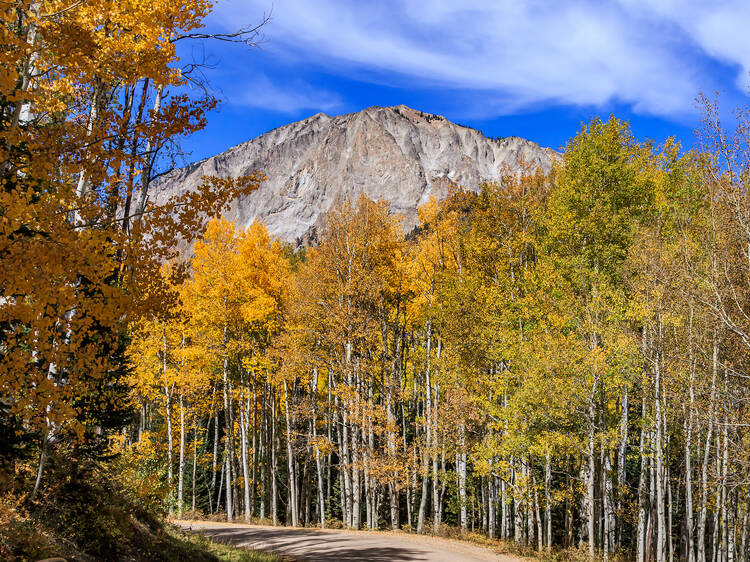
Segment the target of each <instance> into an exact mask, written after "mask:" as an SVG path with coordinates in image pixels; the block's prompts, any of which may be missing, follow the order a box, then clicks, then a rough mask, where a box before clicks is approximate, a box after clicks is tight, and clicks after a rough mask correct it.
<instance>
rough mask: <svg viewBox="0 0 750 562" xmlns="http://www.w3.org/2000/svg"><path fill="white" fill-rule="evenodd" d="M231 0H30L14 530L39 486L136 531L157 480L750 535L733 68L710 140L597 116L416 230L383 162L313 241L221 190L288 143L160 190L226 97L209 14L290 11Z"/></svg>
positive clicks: (253, 178) (13, 89)
mask: <svg viewBox="0 0 750 562" xmlns="http://www.w3.org/2000/svg"><path fill="white" fill-rule="evenodd" d="M212 7H213V3H212V2H210V1H209V0H178V1H176V2H164V1H161V0H155V1H153V2H142V1H136V2H113V1H111V0H86V1H75V0H69V1H62V0H11V1H5V2H0V46H1V47H2V48H0V539H2V540H0V556H5V555H6V554H8V553H11V554H12V551H11V550H10V549H9V547H8V548H6V547H7V544H6V542H4V541H5V536H6V535H4V534H3V533H4V532H5V529H4V527H3V526H4V524H5V522H6V519H5V518H4V517H5V516H4V514H5V513H6V512H11V513H20V512H21V511H22V510H26V511H27V512H29V513H33V514H34V515H35V517H36V518H37V519H36V520H37V521H40V520H41V521H47V520H49V521H53V522H55V523H56V525H57V529H63V530H64V532H69V533H74V532H75V533H78V535H77V536H76V539H77V540H78V539H80V538H81V537H83V538H91V537H92V536H93V539H92V540H95V539H97V538H101V537H99V535H102V536H104V535H106V533H107V532H110V533H111V535H112V537H114V538H113V539H112V540H109V538H107V539H106V540H104V539H101V540H100V541H99V544H97V545H95V546H96V547H97V548H99V550H93V551H92V552H94V559H95V558H97V555H98V558H100V559H106V558H107V557H108V556H111V555H112V553H113V552H115V551H116V548H115V547H116V546H117V545H116V544H114V543H115V542H116V540H120V539H122V537H123V534H122V533H119V529H115V530H112V529H108V528H107V526H106V524H105V525H102V524H100V520H99V519H96V517H97V516H98V515H99V513H97V509H98V508H97V506H106V507H107V508H109V505H110V503H111V502H110V501H109V498H114V497H119V496H127V499H128V506H129V507H128V510H129V513H136V515H138V516H142V515H143V514H144V513H157V514H159V515H167V514H170V515H174V516H176V517H180V516H189V515H192V516H214V517H217V518H222V519H226V520H228V521H262V522H264V523H271V524H273V525H282V524H283V525H294V526H319V527H331V526H343V527H347V528H352V529H363V528H367V529H384V528H386V529H402V530H407V531H413V532H417V533H436V534H440V533H445V532H448V531H458V532H460V533H462V534H464V535H468V534H469V533H471V532H473V533H476V534H484V535H486V536H487V537H489V538H492V539H503V540H505V541H507V542H509V543H510V542H513V543H515V544H516V545H518V546H519V547H520V548H524V549H526V551H527V552H528V551H530V550H532V549H534V550H538V551H541V552H542V553H543V554H542V555H543V556H546V555H551V552H553V551H555V552H557V551H561V550H563V549H566V550H567V549H569V550H570V551H572V550H573V549H577V550H578V551H579V554H581V555H582V556H584V557H591V558H603V559H608V558H614V557H615V556H620V557H624V558H626V559H635V560H638V561H639V562H641V561H646V560H657V561H665V560H670V561H672V560H675V559H682V560H688V561H689V562H696V561H697V562H707V561H710V562H733V561H742V562H748V560H749V558H750V538H749V537H748V534H749V532H750V521H749V518H748V516H749V514H750V189H749V187H750V186H748V180H749V178H750V115H748V114H747V113H746V112H740V113H739V114H738V115H737V127H736V129H735V130H732V131H727V130H725V129H724V128H723V127H722V125H721V123H720V121H719V109H718V108H717V107H716V106H715V105H714V104H713V103H712V102H710V101H709V100H706V99H703V100H702V105H703V107H704V117H705V119H704V123H703V127H702V128H701V130H700V131H699V132H698V135H697V139H698V145H697V147H696V149H695V150H693V151H690V152H688V151H684V150H682V148H681V147H680V146H679V145H678V144H677V143H676V142H674V141H671V140H669V141H667V142H666V143H665V144H664V145H662V146H655V145H654V144H653V143H651V142H641V141H639V140H637V139H636V138H634V136H633V134H632V132H631V131H630V129H629V127H628V125H627V123H624V122H622V121H619V120H617V119H616V118H614V117H612V118H610V119H609V120H608V121H606V122H603V121H601V120H599V119H594V120H592V121H591V122H590V123H588V124H587V125H584V126H582V127H581V130H580V131H579V132H578V133H577V134H576V135H575V136H574V137H573V138H572V139H571V140H570V141H569V142H568V144H567V146H565V148H564V150H563V151H562V153H561V155H560V157H559V159H557V161H556V162H555V164H554V165H553V167H552V170H551V171H550V172H549V173H548V174H543V173H542V172H541V171H540V170H535V169H531V168H527V169H525V171H524V172H523V173H520V174H519V173H511V172H510V171H509V172H508V173H507V174H505V176H504V177H502V178H500V179H499V180H498V181H496V182H488V183H483V184H481V185H472V186H465V187H466V188H465V189H464V188H462V187H459V186H456V187H455V188H454V189H453V190H452V192H451V194H450V196H449V197H448V198H447V199H446V200H445V201H436V200H434V199H431V200H429V201H427V202H426V203H425V204H424V205H423V206H422V207H421V208H420V210H419V221H418V225H417V226H416V227H415V228H414V229H411V230H410V231H408V232H405V229H404V228H403V223H402V220H401V217H399V216H397V215H395V214H394V213H392V212H390V210H389V208H388V205H387V203H386V202H383V201H372V200H370V199H368V198H367V197H365V196H364V195H363V196H362V197H361V198H359V199H358V200H356V201H343V202H341V203H340V204H339V205H338V206H336V207H335V208H333V209H332V210H330V211H329V212H328V213H327V216H326V220H325V228H324V229H323V230H322V232H321V233H320V236H319V239H318V240H317V241H316V243H315V244H314V245H312V246H311V247H309V248H292V247H291V246H289V245H288V244H283V243H281V242H279V241H277V240H274V239H273V238H272V237H271V236H270V235H269V233H268V231H267V229H266V227H265V226H264V225H263V224H260V223H256V224H253V225H251V226H250V227H248V228H247V229H244V230H243V229H238V228H237V227H236V226H235V225H234V224H232V223H231V222H228V221H226V220H224V219H222V218H221V217H222V216H223V214H224V213H225V212H226V211H227V210H228V209H229V208H230V206H231V205H232V203H233V202H234V201H235V200H236V199H237V198H239V197H244V196H246V195H248V194H250V193H251V192H252V191H253V190H255V189H257V188H258V186H259V185H260V184H261V182H262V181H263V176H262V175H261V173H260V172H258V173H256V174H253V175H250V176H247V177H239V178H232V179H218V178H211V177H207V178H205V179H204V181H203V183H202V184H201V185H200V186H199V187H198V188H197V189H196V190H195V191H189V192H185V193H182V194H181V195H178V196H175V197H172V198H170V199H167V200H164V199H159V197H158V194H157V193H156V190H155V184H156V182H157V180H158V179H159V177H160V176H162V175H164V174H165V173H168V172H169V171H170V170H171V169H173V168H174V167H175V166H176V165H178V164H179V162H180V159H181V158H180V157H181V154H180V149H179V140H180V138H181V137H184V136H185V135H189V134H192V133H194V132H195V131H197V130H199V129H201V128H202V127H203V126H204V125H205V123H206V113H207V112H208V111H210V110H211V109H212V108H213V107H214V106H215V105H216V100H215V99H214V98H213V97H212V96H211V95H210V94H209V93H208V92H209V90H208V89H207V87H206V85H205V84H204V83H203V82H202V79H201V77H200V68H201V63H200V62H193V63H188V62H186V61H181V60H180V57H179V55H178V48H177V45H181V44H190V42H192V41H209V40H211V39H219V40H223V41H232V42H240V43H245V44H251V45H252V44H253V42H254V40H255V39H256V38H257V35H258V30H259V28H258V27H247V28H241V29H239V30H238V31H237V32H236V33H231V34H218V35H212V34H210V33H207V32H206V30H205V29H204V21H205V19H206V18H207V16H208V14H209V13H210V11H211V9H212ZM261 25H262V24H261ZM191 87H192V88H191ZM261 172H262V171H261ZM330 182H331V184H335V182H336V178H330ZM193 241H195V244H194V245H192V246H189V245H190V244H192V243H193ZM186 247H187V249H186ZM90 482H96V486H97V487H96V490H97V493H98V494H99V495H98V496H97V495H95V494H93V493H91V494H89V492H90V490H91V489H92V488H93V485H92V486H88V484H87V483H90ZM102 482H103V484H102ZM82 491H85V492H86V494H89V495H86V494H83V493H82ZM106 494H110V496H107V495H106ZM91 498H94V499H97V498H98V499H97V501H98V502H99V503H95V502H93V500H91ZM102 498H104V499H102ZM65 502H67V503H65ZM76 502H78V503H76ZM59 505H68V506H70V505H73V508H72V513H74V514H76V517H80V520H79V523H78V524H77V526H74V525H71V522H70V521H69V520H67V519H65V517H63V516H61V515H60V514H61V513H62V511H61V510H60V509H58V506H59ZM87 510H88V511H87ZM66 513H67V512H66ZM81 514H84V515H86V516H87V517H89V518H88V519H86V518H84V517H83V516H82V515H81ZM107 515H111V513H108V514H107ZM122 519H123V518H122V517H119V516H118V517H114V516H113V517H111V518H110V519H109V520H108V521H115V522H118V523H119V522H121V521H122ZM80 521H84V523H80ZM86 521H88V522H89V523H85V522H86ZM92 521H95V522H97V525H95V526H91V524H90V522H92ZM8 528H10V526H9V527H8ZM139 528H140V527H139ZM133 536H135V537H136V539H139V537H141V535H139V534H137V533H136V534H134V535H133ZM64 538H65V539H66V541H68V537H67V536H65V537H64ZM68 542H71V541H68ZM135 542H136V543H137V542H138V540H136V541H135ZM105 543H106V544H105ZM113 544H114V546H113ZM8 555H9V556H10V554H8ZM126 555H127V553H125V554H123V556H124V557H125V559H134V558H127V556H126Z"/></svg>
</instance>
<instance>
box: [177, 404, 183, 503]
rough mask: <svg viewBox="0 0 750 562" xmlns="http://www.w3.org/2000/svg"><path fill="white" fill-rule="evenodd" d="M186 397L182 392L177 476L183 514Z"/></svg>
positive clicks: (178, 496)
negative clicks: (178, 471) (178, 472)
mask: <svg viewBox="0 0 750 562" xmlns="http://www.w3.org/2000/svg"><path fill="white" fill-rule="evenodd" d="M184 401H185V399H184V397H183V395H182V392H180V461H179V467H180V468H179V470H180V474H179V476H178V477H177V513H178V514H179V515H181V514H182V509H183V490H184V483H185V402H184Z"/></svg>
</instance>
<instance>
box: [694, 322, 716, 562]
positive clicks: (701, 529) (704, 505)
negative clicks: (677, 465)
mask: <svg viewBox="0 0 750 562" xmlns="http://www.w3.org/2000/svg"><path fill="white" fill-rule="evenodd" d="M718 370H719V343H718V340H717V337H716V334H714V339H713V352H712V366H711V399H710V406H709V411H708V427H707V429H706V446H705V449H704V451H703V464H702V466H701V499H700V511H699V515H698V539H697V540H698V562H706V521H707V518H708V463H709V460H710V455H711V438H712V434H713V424H714V407H715V400H716V376H717V374H718Z"/></svg>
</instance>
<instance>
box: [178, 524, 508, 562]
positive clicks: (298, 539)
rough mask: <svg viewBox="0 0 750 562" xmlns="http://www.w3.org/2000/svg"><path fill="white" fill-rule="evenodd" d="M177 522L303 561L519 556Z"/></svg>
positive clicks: (428, 542) (351, 535)
mask: <svg viewBox="0 0 750 562" xmlns="http://www.w3.org/2000/svg"><path fill="white" fill-rule="evenodd" d="M176 524H177V525H179V526H180V527H182V528H183V529H185V530H188V531H193V532H199V533H203V534H205V535H206V536H208V537H210V538H212V539H213V540H216V541H218V542H224V543H229V544H233V545H235V546H246V547H248V548H253V549H255V550H263V551H266V552H275V553H277V554H279V555H281V556H283V557H285V558H289V559H291V560H298V561H304V562H318V561H321V562H322V561H329V560H334V561H336V562H355V561H375V562H402V561H412V560H429V561H430V562H479V561H482V562H484V561H487V560H494V561H501V562H517V561H519V560H521V559H520V558H514V557H510V556H506V555H501V554H496V553H494V552H492V551H491V550H489V549H487V548H482V547H479V546H474V545H471V544H467V543H463V542H460V541H452V540H448V539H441V538H435V537H422V536H418V535H409V534H406V533H392V532H367V531H342V530H333V529H330V530H329V529H325V530H322V529H300V528H289V527H266V526H260V525H246V524H240V523H214V522H207V521H179V522H176Z"/></svg>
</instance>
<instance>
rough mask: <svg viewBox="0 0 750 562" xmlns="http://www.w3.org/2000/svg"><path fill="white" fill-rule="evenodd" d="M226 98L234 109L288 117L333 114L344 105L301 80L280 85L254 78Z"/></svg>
mask: <svg viewBox="0 0 750 562" xmlns="http://www.w3.org/2000/svg"><path fill="white" fill-rule="evenodd" d="M225 94H226V95H227V97H228V101H229V102H230V103H232V104H234V105H241V106H245V107H253V108H260V109H267V110H270V111H278V112H280V113H289V114H293V113H297V112H299V111H301V110H314V111H335V110H336V109H338V108H340V107H342V105H343V102H342V100H341V98H340V97H339V96H338V95H337V94H335V93H333V92H329V91H327V90H324V89H319V88H315V87H313V86H311V85H310V84H308V83H307V82H305V81H303V80H289V81H287V82H285V83H283V84H279V83H274V82H272V81H271V80H270V79H269V78H268V77H267V76H264V75H257V74H254V75H252V80H249V81H248V82H246V83H238V84H235V85H234V86H232V87H231V88H229V89H228V90H227V91H226V92H225Z"/></svg>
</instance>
